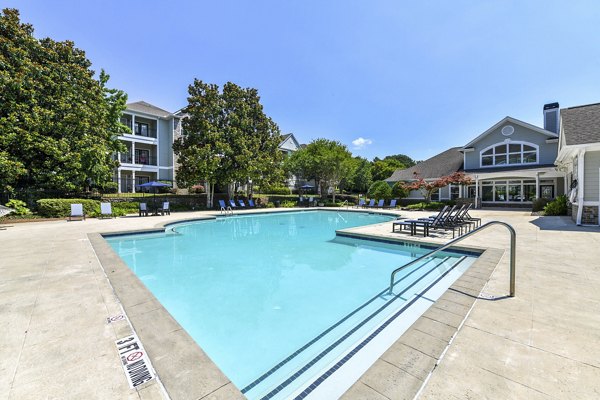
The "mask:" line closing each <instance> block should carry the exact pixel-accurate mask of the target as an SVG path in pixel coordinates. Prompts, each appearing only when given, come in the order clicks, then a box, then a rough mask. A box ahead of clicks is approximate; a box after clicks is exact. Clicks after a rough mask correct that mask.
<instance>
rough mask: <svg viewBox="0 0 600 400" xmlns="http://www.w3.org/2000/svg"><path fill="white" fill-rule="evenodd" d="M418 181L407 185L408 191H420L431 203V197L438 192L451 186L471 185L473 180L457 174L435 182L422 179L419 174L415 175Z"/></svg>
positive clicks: (460, 173)
mask: <svg viewBox="0 0 600 400" xmlns="http://www.w3.org/2000/svg"><path fill="white" fill-rule="evenodd" d="M415 178H416V180H415V181H414V182H411V183H408V184H406V186H405V187H406V189H407V190H419V191H421V194H422V195H423V197H424V198H425V201H426V202H427V203H429V202H430V201H431V195H432V194H433V193H435V191H436V190H439V189H440V188H443V187H445V186H448V185H450V184H453V185H471V184H472V183H473V180H472V179H471V177H469V176H466V175H465V174H464V173H463V172H455V173H453V174H451V175H447V176H443V177H441V178H439V179H436V180H434V181H426V180H425V179H423V178H422V177H420V176H419V175H418V174H417V173H415Z"/></svg>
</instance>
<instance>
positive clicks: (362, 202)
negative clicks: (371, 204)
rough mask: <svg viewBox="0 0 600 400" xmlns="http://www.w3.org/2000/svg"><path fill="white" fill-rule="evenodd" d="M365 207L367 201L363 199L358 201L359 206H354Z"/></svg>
mask: <svg viewBox="0 0 600 400" xmlns="http://www.w3.org/2000/svg"><path fill="white" fill-rule="evenodd" d="M364 206H365V201H364V200H363V199H360V200H359V201H358V204H357V205H355V206H354V208H363V207H364Z"/></svg>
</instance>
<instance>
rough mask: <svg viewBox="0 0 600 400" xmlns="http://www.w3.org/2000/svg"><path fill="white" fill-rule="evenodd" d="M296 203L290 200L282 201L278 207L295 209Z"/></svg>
mask: <svg viewBox="0 0 600 400" xmlns="http://www.w3.org/2000/svg"><path fill="white" fill-rule="evenodd" d="M297 206H298V203H297V202H295V201H290V200H284V201H282V202H281V203H280V204H279V207H284V208H292V207H297Z"/></svg>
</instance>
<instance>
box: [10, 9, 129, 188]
mask: <svg viewBox="0 0 600 400" xmlns="http://www.w3.org/2000/svg"><path fill="white" fill-rule="evenodd" d="M90 67H91V62H90V61H89V60H88V59H87V58H86V57H85V53H84V51H83V50H80V49H78V48H76V47H75V45H74V44H73V42H71V41H65V42H56V41H54V40H52V39H49V38H46V39H41V40H38V39H36V38H34V37H33V28H32V26H31V25H29V24H23V23H21V22H20V19H19V12H18V11H17V10H14V9H4V10H3V11H2V14H0V88H2V89H1V90H0V169H1V170H2V172H1V173H0V189H2V190H11V189H12V188H13V187H24V188H29V189H34V190H35V189H52V190H58V191H72V190H81V189H88V188H89V187H90V186H91V185H95V186H99V187H102V186H104V185H105V184H106V183H108V182H111V180H112V172H113V169H114V167H116V166H117V165H118V164H117V162H116V161H115V160H114V159H113V157H112V155H113V154H114V152H116V151H117V150H119V149H121V145H120V143H119V141H118V139H117V134H118V133H119V132H123V131H124V130H125V129H127V128H126V127H124V126H123V125H121V124H120V122H119V117H120V115H121V113H122V111H123V110H124V109H125V102H126V99H127V98H126V95H125V94H124V93H123V92H122V91H120V90H115V89H109V88H107V87H106V83H107V81H108V78H109V77H108V75H107V74H105V73H104V71H102V72H101V73H100V75H99V78H98V79H95V78H94V74H95V72H94V71H93V70H91V69H90Z"/></svg>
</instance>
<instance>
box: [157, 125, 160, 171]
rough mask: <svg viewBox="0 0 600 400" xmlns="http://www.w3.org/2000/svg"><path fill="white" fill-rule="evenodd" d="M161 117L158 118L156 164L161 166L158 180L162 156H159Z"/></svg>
mask: <svg viewBox="0 0 600 400" xmlns="http://www.w3.org/2000/svg"><path fill="white" fill-rule="evenodd" d="M159 137H160V119H157V120H156V166H157V167H159V170H158V172H157V173H156V180H158V175H159V172H160V158H159V154H160V140H159Z"/></svg>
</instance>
